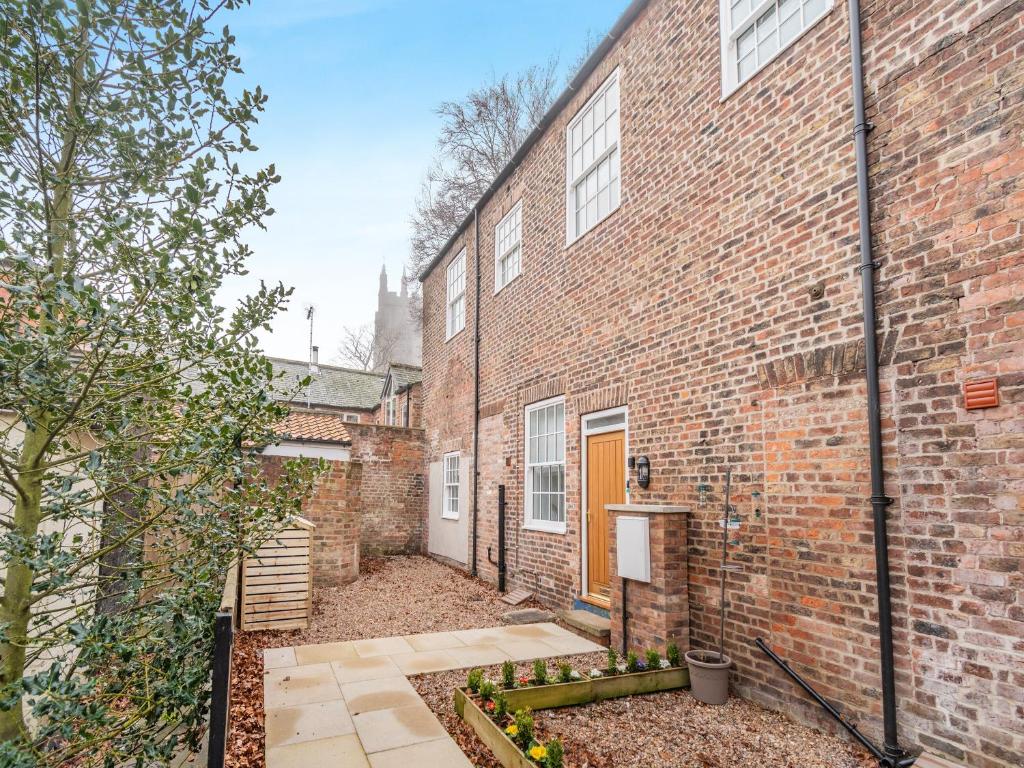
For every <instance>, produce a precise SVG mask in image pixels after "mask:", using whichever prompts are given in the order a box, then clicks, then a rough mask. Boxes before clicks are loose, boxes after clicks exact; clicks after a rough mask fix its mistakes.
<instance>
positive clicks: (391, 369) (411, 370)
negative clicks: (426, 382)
mask: <svg viewBox="0 0 1024 768" xmlns="http://www.w3.org/2000/svg"><path fill="white" fill-rule="evenodd" d="M388 375H389V376H390V377H391V382H392V391H394V392H400V391H401V390H403V389H405V388H406V387H408V386H410V385H411V384H418V383H419V382H421V381H423V369H422V368H420V367H419V366H416V365H406V364H404V363H391V365H390V366H388Z"/></svg>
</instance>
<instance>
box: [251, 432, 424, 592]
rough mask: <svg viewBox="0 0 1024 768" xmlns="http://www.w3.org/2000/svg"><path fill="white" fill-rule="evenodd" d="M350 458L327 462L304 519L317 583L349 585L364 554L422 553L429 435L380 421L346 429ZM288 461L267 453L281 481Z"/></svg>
mask: <svg viewBox="0 0 1024 768" xmlns="http://www.w3.org/2000/svg"><path fill="white" fill-rule="evenodd" d="M346 429H347V430H348V433H349V435H350V437H351V442H352V445H351V447H350V455H351V459H350V460H349V461H342V460H329V461H327V465H328V469H327V472H326V473H325V474H324V475H322V476H321V477H320V479H319V480H318V482H317V486H316V488H315V489H314V492H313V495H312V496H311V497H310V498H309V499H307V500H306V502H305V503H304V504H303V505H302V512H301V514H302V516H303V517H305V518H306V519H307V520H309V521H310V522H311V523H313V524H314V525H316V531H315V533H314V535H313V544H312V552H311V557H310V567H311V568H312V574H313V584H314V585H315V586H323V585H338V584H348V583H350V582H352V581H355V580H356V578H358V576H359V558H360V556H361V555H369V556H377V555H399V554H415V553H419V552H422V551H423V547H424V541H423V539H424V536H423V529H424V520H425V514H426V513H425V497H426V494H425V493H424V480H423V472H424V468H423V433H422V431H420V430H416V429H404V428H400V427H385V426H379V425H376V424H346ZM287 460H288V457H284V456H266V455H264V456H261V457H260V461H261V463H262V466H263V471H264V473H265V474H266V476H267V478H268V479H269V480H270V481H271V482H276V481H277V478H278V477H280V475H281V469H282V467H283V465H284V462H285V461H287Z"/></svg>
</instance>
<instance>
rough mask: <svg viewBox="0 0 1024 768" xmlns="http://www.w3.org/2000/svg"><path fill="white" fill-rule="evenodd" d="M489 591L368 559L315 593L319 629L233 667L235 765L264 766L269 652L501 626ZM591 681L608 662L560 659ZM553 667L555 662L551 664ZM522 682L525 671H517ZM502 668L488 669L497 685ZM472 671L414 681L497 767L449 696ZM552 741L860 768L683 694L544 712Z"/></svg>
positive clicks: (778, 718)
mask: <svg viewBox="0 0 1024 768" xmlns="http://www.w3.org/2000/svg"><path fill="white" fill-rule="evenodd" d="M498 598H499V595H498V593H497V591H496V590H494V589H493V588H492V587H491V586H489V585H487V584H484V583H483V582H480V581H478V580H476V579H473V578H471V577H469V576H467V575H466V574H464V573H463V572H461V571H459V570H457V569H454V568H450V567H448V566H446V565H443V564H441V563H439V562H437V561H435V560H432V559H430V558H426V557H415V556H414V557H397V558H386V559H375V560H368V561H366V562H365V563H364V567H363V573H362V575H361V577H360V579H359V580H358V581H357V582H355V583H354V584H350V585H347V586H344V587H337V588H318V589H314V593H313V603H314V620H313V625H312V626H311V627H310V628H309V629H307V630H304V631H301V632H246V633H240V635H239V636H238V638H237V642H236V646H235V654H234V662H233V682H232V710H231V735H230V739H229V744H228V752H229V754H228V765H229V766H231V768H263V766H264V757H263V754H264V743H263V728H264V725H263V722H264V714H263V649H265V648H279V647H286V646H292V645H304V644H311V643H326V642H333V641H339V640H361V639H367V638H377V637H390V636H396V635H407V634H415V633H421V632H434V631H444V630H458V629H473V628H477V627H488V626H498V625H500V624H501V616H502V614H504V613H505V612H506V611H508V610H509V606H507V605H505V604H504V603H502V602H500V600H499V599H498ZM565 660H567V661H569V662H570V663H572V664H573V666H574V667H575V668H576V669H579V670H581V671H586V670H588V669H590V668H592V667H600V666H603V664H604V655H603V654H588V655H582V656H574V657H569V658H567V659H565ZM551 665H552V668H553V666H554V660H552V662H551ZM518 666H519V669H520V671H521V672H522V673H524V674H525V673H527V672H528V670H529V666H530V665H529V664H525V663H524V664H520V665H518ZM499 671H500V668H499V667H492V668H488V674H489V676H491V677H493V678H495V679H496V678H497V677H498V676H499ZM465 676H466V673H465V671H454V672H442V673H437V674H430V675H420V676H418V677H413V678H410V679H411V681H412V683H413V686H414V687H415V688H416V689H417V691H418V692H419V694H420V695H421V696H422V697H423V699H424V700H425V701H426V703H427V705H428V706H429V707H430V708H431V709H432V710H433V711H434V713H435V714H436V715H437V716H438V718H439V719H440V720H441V722H442V723H443V724H444V726H445V727H446V728H447V729H448V731H449V733H451V734H452V736H453V738H454V739H455V740H456V742H457V743H458V744H459V746H460V747H462V749H463V751H464V752H465V753H466V754H467V756H468V757H469V758H470V760H471V761H472V762H473V763H474V764H475V765H477V766H480V768H498V767H499V765H500V764H499V763H498V762H497V761H496V760H495V759H494V757H493V756H492V755H491V753H490V752H489V750H487V748H486V747H484V746H483V745H482V744H481V743H480V742H479V740H478V739H477V738H476V737H475V735H474V734H473V732H472V731H471V729H469V728H468V727H467V726H466V725H465V723H463V722H462V721H461V720H460V719H459V718H458V716H457V715H456V714H455V710H454V706H453V703H452V689H453V688H454V687H455V686H457V685H463V684H464V683H465ZM537 722H538V726H539V730H540V731H541V733H542V734H543V735H544V737H545V738H550V737H552V736H559V737H561V738H562V740H563V742H565V744H566V747H567V749H566V753H567V754H566V757H567V760H566V766H567V768H698V767H699V768H727V766H738V767H740V768H743V767H747V766H748V767H749V768H764V766H766V765H771V766H773V768H774V767H775V766H778V767H779V768H784V767H785V766H793V768H796V767H797V766H799V767H800V768H862V767H865V768H866V766H869V765H871V762H870V760H868V759H867V756H866V755H865V754H864V753H862V752H860V751H859V750H858V749H856V748H854V747H853V746H851V745H850V744H848V743H846V742H844V741H842V740H841V739H838V738H836V737H833V736H829V735H826V734H823V733H820V732H817V731H814V730H812V729H810V728H807V727H804V726H801V725H797V724H796V723H793V722H791V721H789V720H788V719H786V718H785V717H784V716H782V715H779V714H776V713H772V712H768V711H767V710H764V709H762V708H761V707H758V706H757V705H755V704H752V703H749V702H746V701H743V700H741V699H736V698H734V699H732V700H731V701H730V702H729V704H727V705H726V706H725V707H708V706H705V705H702V704H700V703H698V702H696V701H695V700H694V699H693V698H692V697H690V696H689V694H688V693H686V692H682V691H678V692H669V693H661V694H653V695H649V696H637V697H631V698H628V699H618V700H612V701H606V702H602V703H599V704H592V705H589V706H586V707H578V708H569V709H562V710H546V711H542V712H539V713H537Z"/></svg>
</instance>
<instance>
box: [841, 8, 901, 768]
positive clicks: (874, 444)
mask: <svg viewBox="0 0 1024 768" xmlns="http://www.w3.org/2000/svg"><path fill="white" fill-rule="evenodd" d="M849 9H850V59H851V64H852V73H851V74H852V77H853V115H854V116H853V121H854V128H853V137H854V144H855V149H856V153H857V215H858V219H859V229H860V267H859V270H860V279H861V294H862V302H863V311H864V360H865V371H864V373H865V377H866V379H867V388H868V413H867V417H868V447H869V452H870V464H871V510H872V518H873V522H874V538H875V582H876V587H877V593H878V639H879V647H880V662H881V668H882V720H883V727H884V736H885V746H884V749H885V754H886V756H887V757H889V758H893V759H898V758H899V757H901V756H902V755H903V751H902V750H901V749H900V747H899V739H898V735H897V728H896V673H895V664H894V661H893V645H892V597H891V590H890V584H889V539H888V530H887V523H886V510H887V508H888V506H889V505H890V504H891V503H892V499H890V498H889V497H888V496H886V494H885V475H884V473H883V466H882V408H881V396H880V392H879V380H878V344H877V339H876V328H875V269H876V267H877V264H876V263H875V260H874V256H873V253H872V246H871V204H870V200H871V198H870V189H869V186H868V142H867V132H868V130H870V126H869V125H868V121H867V117H866V114H865V110H864V64H863V54H862V51H861V20H860V2H859V0H849Z"/></svg>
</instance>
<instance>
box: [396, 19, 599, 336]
mask: <svg viewBox="0 0 1024 768" xmlns="http://www.w3.org/2000/svg"><path fill="white" fill-rule="evenodd" d="M598 42H600V37H599V36H597V35H595V34H594V33H593V31H592V30H589V29H588V30H587V33H586V37H585V39H584V42H583V46H582V49H581V51H580V53H579V55H578V56H577V57H576V58H575V59H574V60H573V63H572V64H571V65H570V67H569V69H568V77H569V78H570V79H571V78H572V77H573V76H575V74H576V72H577V71H578V70H579V68H580V67H581V66H582V65H583V63H584V62H585V61H586V60H587V57H589V56H590V53H591V52H592V51H593V50H594V48H595V47H596V46H597V44H598ZM557 72H558V57H557V56H556V57H552V58H551V59H549V60H548V62H547V63H546V64H544V65H543V66H533V67H530V68H528V69H526V70H524V71H523V72H521V73H519V74H516V75H505V76H503V77H501V78H498V77H494V76H493V75H492V77H491V78H490V80H489V81H488V82H486V83H484V84H483V85H481V86H480V87H479V88H474V89H473V90H471V91H470V92H469V93H468V94H466V96H465V98H463V99H461V100H459V101H446V102H443V103H442V104H441V105H440V106H439V107H438V108H437V114H438V116H439V117H440V118H441V134H440V136H439V137H438V140H437V150H436V152H435V154H434V158H433V160H432V162H431V165H430V167H429V168H428V170H427V173H426V175H425V177H424V179H423V183H422V185H421V187H420V192H419V195H418V196H417V198H416V204H415V212H414V213H413V216H412V221H411V224H412V238H411V243H410V246H411V247H410V257H409V269H410V272H411V274H412V275H413V276H414V277H415V276H417V275H419V274H420V272H421V271H422V270H423V267H425V266H426V265H427V264H429V263H430V261H431V260H432V259H433V258H434V257H435V256H437V254H438V253H439V252H440V251H441V249H442V248H443V247H444V245H445V243H446V242H448V238H449V237H451V235H452V233H453V232H455V230H456V229H457V228H458V226H459V225H460V224H461V223H462V222H463V221H464V220H465V218H466V217H467V216H468V215H469V213H470V212H471V211H472V210H473V205H474V203H476V201H477V200H479V199H480V197H481V196H482V195H483V193H484V192H485V191H486V190H487V187H489V186H490V185H491V182H492V181H494V179H495V178H496V177H497V176H498V174H499V173H501V171H502V169H504V167H505V166H506V165H507V164H508V162H509V160H511V159H512V156H513V155H514V154H515V153H516V150H518V149H519V147H520V146H522V143H523V141H525V140H526V137H527V136H529V134H530V132H531V131H532V130H533V129H534V128H535V127H536V126H537V124H538V123H539V122H540V121H541V119H542V118H543V117H544V115H545V113H546V112H547V111H548V109H549V108H550V107H551V104H552V102H553V101H554V99H555V97H556V95H557V90H556V89H557V88H558V87H559V80H558V76H557ZM414 298H415V299H416V300H414V302H413V304H412V312H413V316H414V318H415V319H416V320H417V321H419V320H420V319H421V306H420V304H419V301H418V297H414Z"/></svg>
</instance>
